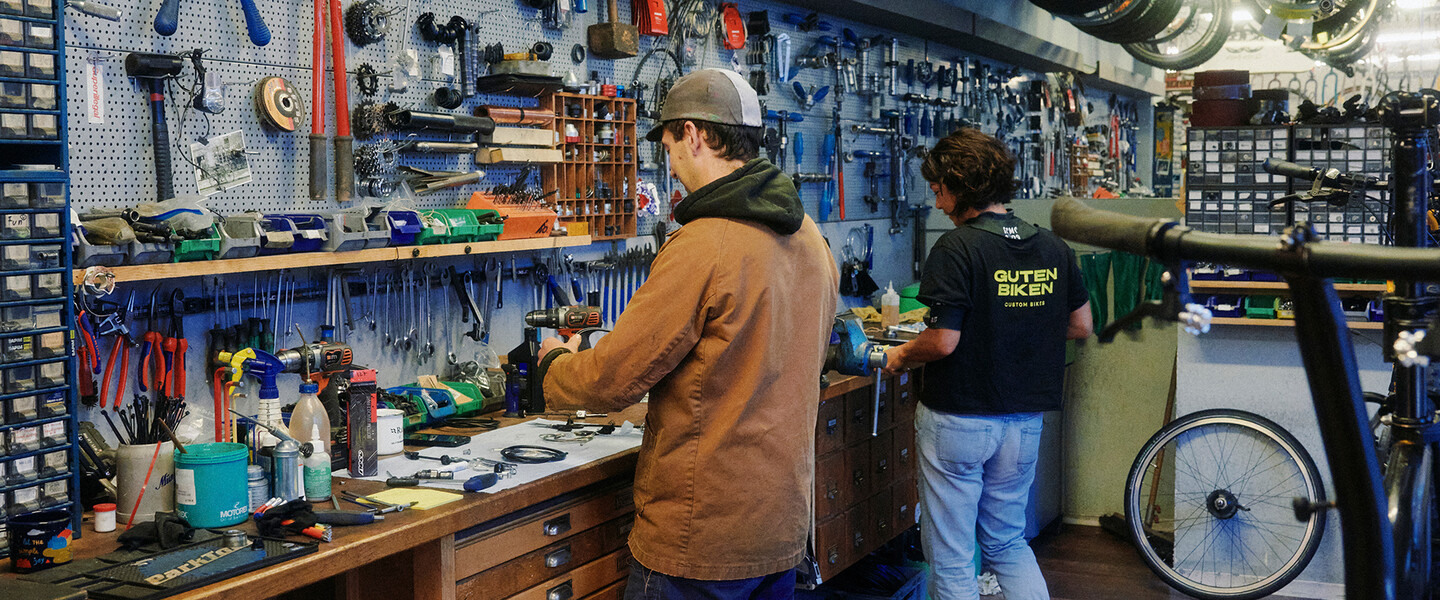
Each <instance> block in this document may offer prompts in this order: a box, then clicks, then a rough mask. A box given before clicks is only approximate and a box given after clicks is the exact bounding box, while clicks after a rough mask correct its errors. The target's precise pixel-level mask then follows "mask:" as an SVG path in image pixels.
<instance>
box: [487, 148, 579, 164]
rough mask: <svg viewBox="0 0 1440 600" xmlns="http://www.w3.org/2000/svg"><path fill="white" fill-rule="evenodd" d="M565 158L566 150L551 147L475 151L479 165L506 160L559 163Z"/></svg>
mask: <svg viewBox="0 0 1440 600" xmlns="http://www.w3.org/2000/svg"><path fill="white" fill-rule="evenodd" d="M564 159H565V153H564V152H561V151H560V150H556V149H550V148H514V147H508V148H481V149H479V150H476V151H475V164H477V165H493V164H495V163H505V162H529V163H558V162H560V161H562V160H564Z"/></svg>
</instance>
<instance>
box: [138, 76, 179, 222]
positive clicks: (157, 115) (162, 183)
mask: <svg viewBox="0 0 1440 600" xmlns="http://www.w3.org/2000/svg"><path fill="white" fill-rule="evenodd" d="M184 68H185V63H184V62H182V61H181V60H180V57H178V56H175V55H173V54H151V53H148V52H131V53H130V54H129V55H128V56H126V57H125V74H126V75H129V76H131V77H134V78H136V79H142V80H144V82H145V85H146V87H147V88H148V90H147V91H149V92H150V133H151V138H152V142H153V143H154V145H155V192H156V196H157V198H156V201H157V202H164V201H166V200H169V199H171V198H174V197H175V187H174V185H173V184H172V182H171V174H170V129H169V128H168V127H166V125H165V78H167V77H175V76H176V75H179V74H180V71H181V69H184Z"/></svg>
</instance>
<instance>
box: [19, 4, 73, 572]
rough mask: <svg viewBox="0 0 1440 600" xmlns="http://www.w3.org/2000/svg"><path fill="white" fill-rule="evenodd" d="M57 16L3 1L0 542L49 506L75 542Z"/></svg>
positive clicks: (58, 9) (55, 9)
mask: <svg viewBox="0 0 1440 600" xmlns="http://www.w3.org/2000/svg"><path fill="white" fill-rule="evenodd" d="M63 9H64V3H63V2H57V1H56V0H24V1H23V2H21V1H18V0H10V1H5V0H0V225H3V227H0V538H3V536H4V533H3V531H4V526H3V522H4V521H7V520H8V519H10V518H13V517H15V516H18V515H21V514H25V513H29V512H34V511H37V510H53V509H62V510H66V511H69V512H70V516H71V521H70V522H71V531H72V535H73V536H74V537H76V538H78V537H80V534H81V530H80V514H81V512H82V511H83V508H82V506H81V504H80V500H79V490H80V475H79V473H80V470H79V468H78V466H79V456H78V454H77V440H78V431H79V429H78V426H77V425H78V424H77V423H76V400H77V398H76V391H75V390H76V389H77V388H76V379H75V368H76V364H75V346H74V340H73V334H72V330H73V327H74V324H75V312H74V306H73V304H72V303H71V300H70V299H71V297H72V284H71V277H70V273H71V267H72V265H73V257H72V255H71V251H72V250H71V241H70V240H71V235H72V232H71V228H70V219H69V218H68V214H69V192H70V190H69V185H68V184H69V176H68V170H69V169H68V167H69V165H68V162H67V157H66V152H65V148H66V143H67V140H66V137H67V136H66V128H67V127H66V116H65V115H66V112H65V111H66V106H65V104H66V100H65V79H64V77H62V75H63V73H64V67H63V61H64V58H63V54H62V52H61V50H60V49H61V48H64V47H65V40H64V32H65V27H64V25H63V22H62V19H63V18H64V12H63ZM14 31H20V32H23V33H22V34H21V35H19V36H16V35H14V34H13V32H14ZM22 90H23V94H22V93H21V92H22ZM19 165H29V166H27V167H25V168H21V167H20V166H19ZM8 553H9V549H8V544H7V543H6V541H5V540H3V539H0V556H5V555H8Z"/></svg>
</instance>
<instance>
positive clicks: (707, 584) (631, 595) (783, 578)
mask: <svg viewBox="0 0 1440 600" xmlns="http://www.w3.org/2000/svg"><path fill="white" fill-rule="evenodd" d="M794 598H795V569H790V570H787V571H781V572H779V573H771V574H769V575H765V576H764V577H752V578H750V579H722V580H719V581H710V580H705V579H686V578H684V577H673V576H670V575H666V574H664V573H661V572H659V571H652V570H650V569H647V568H645V565H642V564H640V561H637V560H635V559H634V558H631V559H630V579H629V580H628V581H626V582H625V599H624V600H794Z"/></svg>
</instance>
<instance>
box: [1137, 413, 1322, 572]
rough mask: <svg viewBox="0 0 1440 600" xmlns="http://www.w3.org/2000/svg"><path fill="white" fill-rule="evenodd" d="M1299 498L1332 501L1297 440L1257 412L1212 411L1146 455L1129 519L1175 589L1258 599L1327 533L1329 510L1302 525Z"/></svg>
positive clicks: (1178, 425)
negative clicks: (1296, 505) (1297, 509)
mask: <svg viewBox="0 0 1440 600" xmlns="http://www.w3.org/2000/svg"><path fill="white" fill-rule="evenodd" d="M1152 497H1154V499H1155V501H1154V502H1153V503H1152V501H1151V498H1152ZM1294 497H1304V498H1306V499H1308V500H1309V501H1311V502H1323V501H1324V499H1325V491H1324V487H1323V485H1322V484H1321V481H1320V474H1319V472H1318V471H1317V470H1316V468H1315V463H1314V461H1313V460H1311V458H1310V455H1309V454H1308V453H1306V451H1305V449H1304V448H1303V447H1301V446H1300V444H1299V442H1297V441H1296V440H1295V438H1294V437H1293V436H1291V435H1290V434H1289V433H1288V432H1286V431H1285V430H1284V429H1282V428H1280V426H1278V425H1276V424H1275V423H1273V422H1271V421H1269V420H1266V419H1265V418H1263V417H1260V416H1258V415H1254V414H1251V413H1247V412H1244V411H1238V410H1207V411H1201V412H1198V413H1194V414H1191V415H1186V416H1185V417H1182V418H1180V419H1178V420H1176V421H1174V422H1173V423H1171V424H1170V425H1168V426H1166V427H1165V428H1164V429H1161V430H1160V431H1159V432H1157V433H1156V434H1155V435H1154V436H1153V437H1151V438H1150V441H1149V442H1147V443H1146V444H1145V446H1144V448H1142V449H1141V451H1140V454H1139V455H1138V456H1136V458H1135V464H1134V465H1133V466H1132V467H1131V470H1130V477H1129V479H1128V480H1127V481H1126V486H1125V521H1126V524H1127V525H1128V526H1129V530H1130V536H1131V540H1132V541H1133V542H1134V543H1135V547H1136V548H1138V549H1139V551H1140V555H1141V558H1142V559H1143V560H1144V561H1145V564H1146V565H1147V566H1149V567H1150V569H1151V570H1152V571H1154V572H1155V574H1156V575H1158V576H1159V577H1160V578H1161V579H1162V580H1164V581H1165V582H1166V583H1167V584H1169V585H1170V586H1171V587H1173V588H1175V589H1177V590H1179V591H1181V592H1184V593H1186V594H1189V595H1191V596H1194V597H1197V598H1202V599H1248V598H1258V597H1261V596H1266V595H1269V594H1272V593H1274V592H1275V591H1276V590H1279V589H1280V588H1281V587H1284V586H1285V584H1287V583H1289V582H1290V581H1291V580H1292V579H1294V578H1295V577H1296V576H1297V575H1299V574H1300V572H1301V571H1302V570H1304V568H1305V566H1306V565H1307V564H1309V562H1310V559H1311V558H1312V557H1313V556H1314V555H1315V550H1316V548H1317V547H1318V545H1319V543H1320V537H1321V536H1322V535H1323V533H1324V530H1325V513H1324V511H1317V512H1315V513H1314V514H1312V515H1311V516H1310V518H1309V520H1307V521H1304V522H1300V521H1296V520H1295V515H1294V511H1293V508H1292V505H1291V501H1292V499H1293V498H1294Z"/></svg>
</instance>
